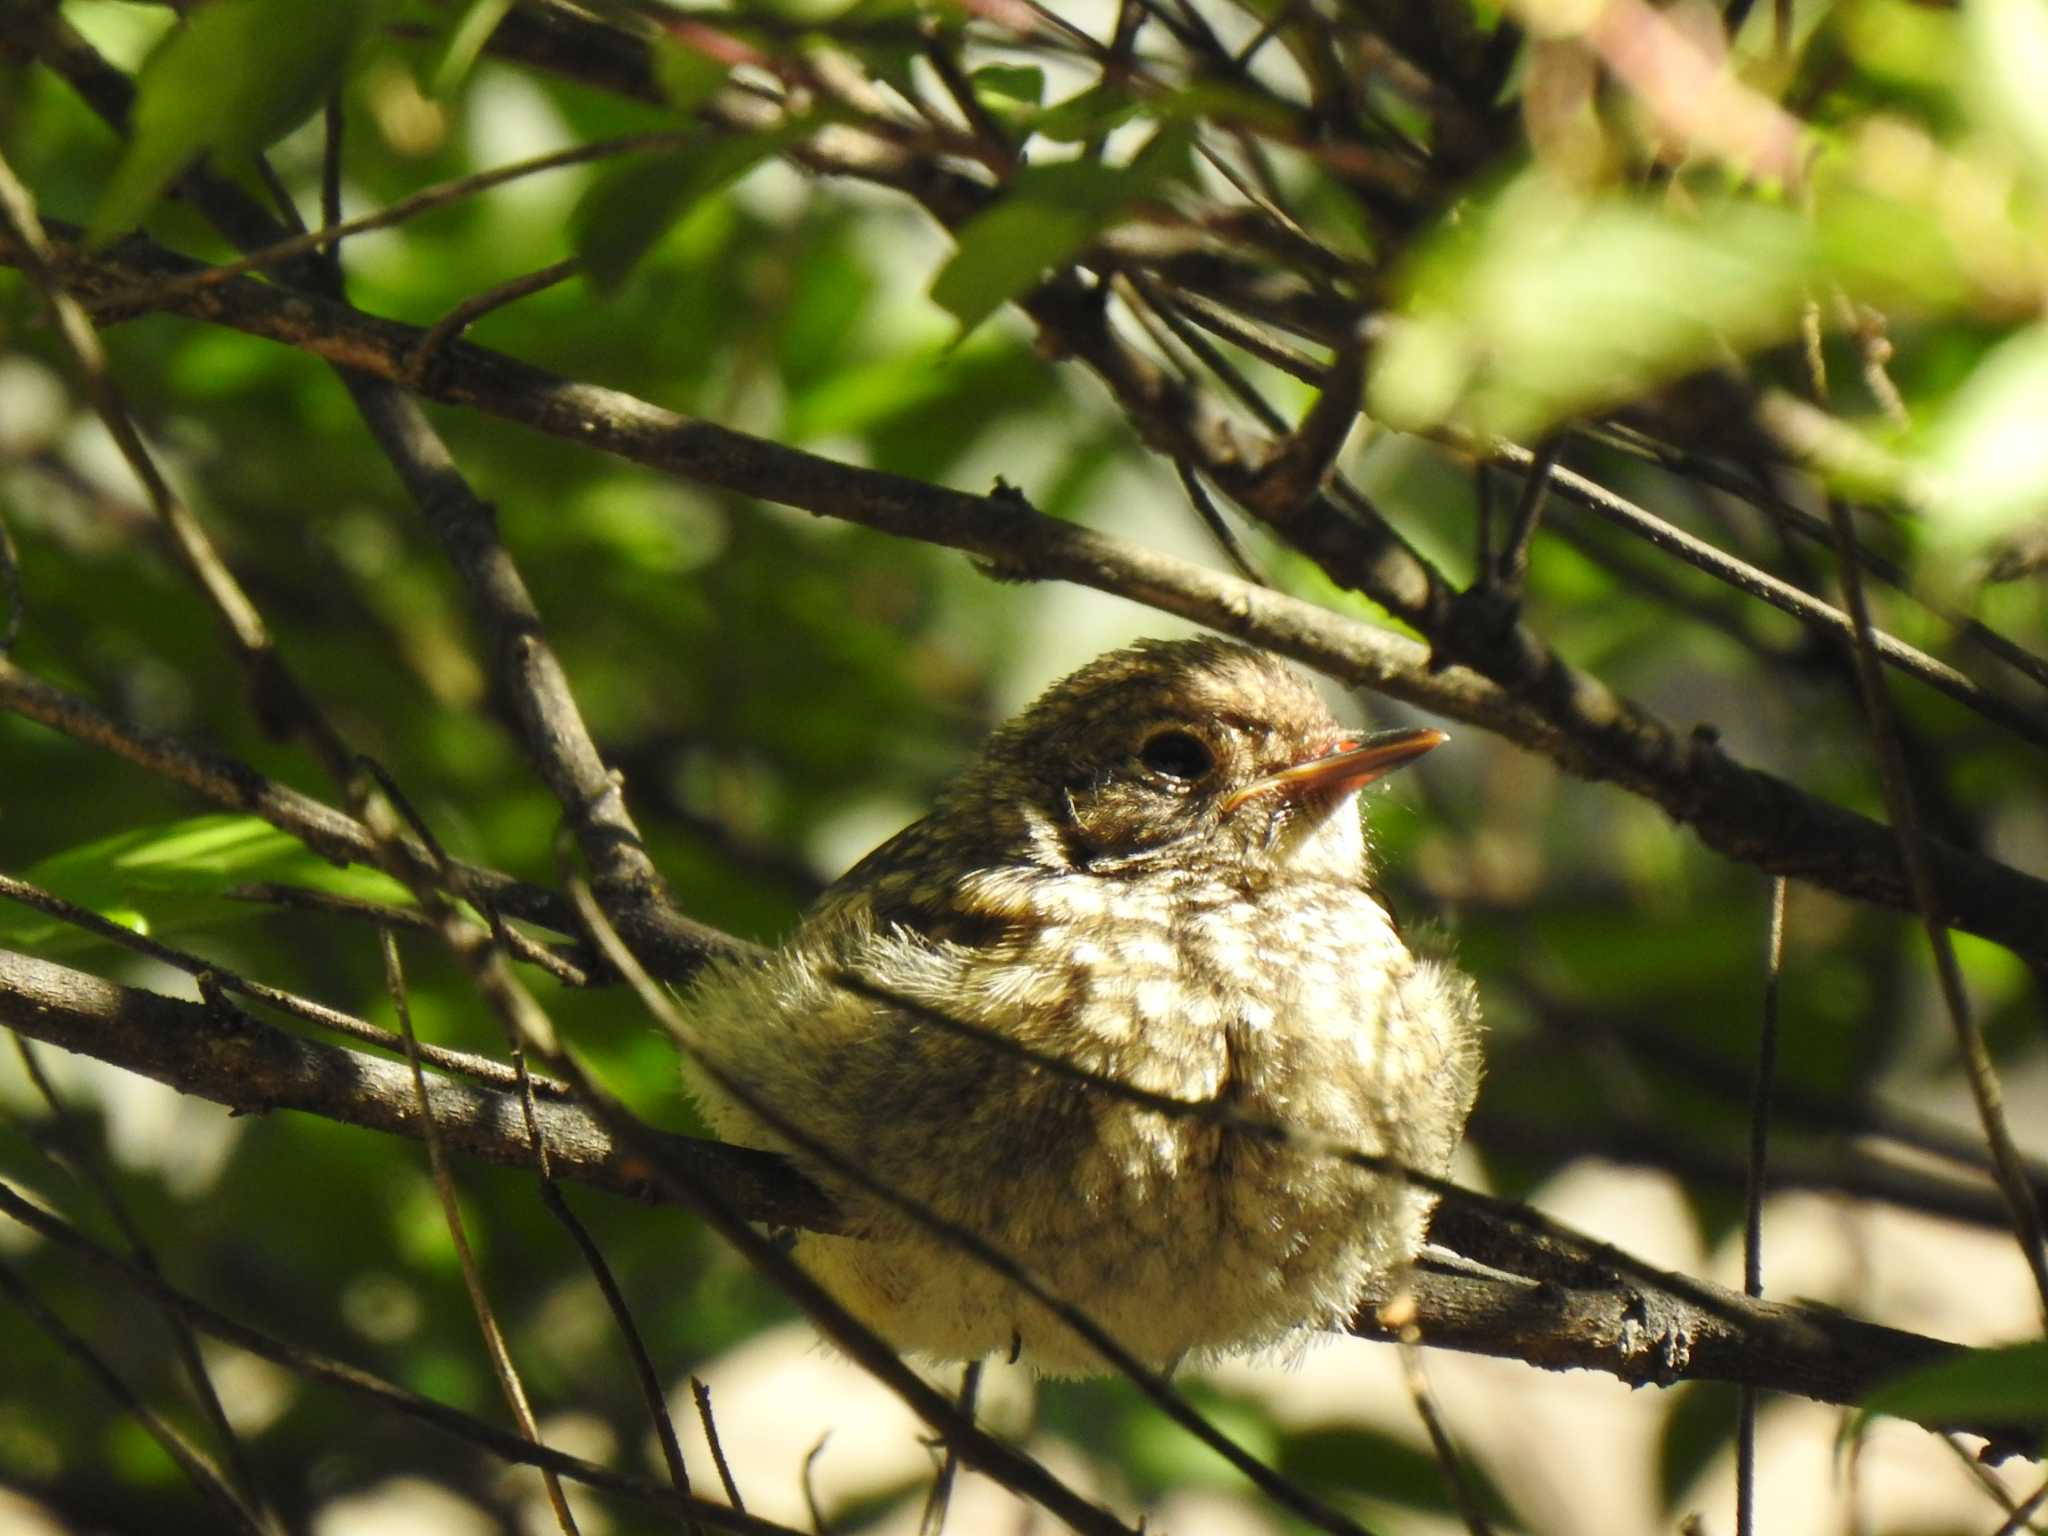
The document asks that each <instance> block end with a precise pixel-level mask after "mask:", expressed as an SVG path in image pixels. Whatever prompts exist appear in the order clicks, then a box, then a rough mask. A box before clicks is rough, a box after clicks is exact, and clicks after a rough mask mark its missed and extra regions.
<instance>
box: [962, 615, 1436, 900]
mask: <svg viewBox="0 0 2048 1536" xmlns="http://www.w3.org/2000/svg"><path fill="white" fill-rule="evenodd" d="M1444 739H1445V737H1444V733H1443V732H1442V731H1438V730H1434V729H1417V730H1398V731H1381V732H1377V733H1372V734H1366V733H1361V732H1359V731H1356V730H1352V729H1347V728H1346V727H1343V726H1340V725H1339V724H1338V723H1337V722H1336V720H1335V719H1334V718H1333V717H1332V716H1331V714H1330V712H1329V710H1328V709H1327V708H1326V707H1325V706H1324V704H1323V701H1322V700H1321V698H1319V697H1318V696H1317V694H1316V692H1315V690H1314V689H1313V688H1311V687H1310V686H1309V685H1308V682H1307V680H1306V679H1304V678H1303V677H1302V676H1301V675H1300V674H1299V673H1297V672H1295V671H1294V670H1293V669H1292V668H1290V667H1288V666H1286V665H1284V664H1282V663H1281V662H1279V661H1278V660H1276V659H1275V658H1273V657H1272V656H1270V655H1267V654H1266V653H1264V652H1262V651H1256V650H1253V649H1251V648H1250V647H1248V646H1243V645H1237V644H1234V643H1231V642H1228V641H1222V640H1210V639H1202V640H1179V641H1158V640H1152V641H1144V642H1141V643H1140V644H1138V645H1135V646H1132V647H1130V648H1129V649H1127V650H1121V651H1113V652H1111V653H1110V654H1108V655H1106V656H1103V657H1101V658H1099V659H1098V660H1096V661H1094V662H1092V663H1090V664H1089V665H1088V666H1086V667H1083V668H1082V669H1081V670H1080V671H1078V672H1076V673H1074V674H1073V675H1072V676H1070V677H1067V678H1065V679H1063V680H1062V681H1060V682H1058V683H1055V684H1054V685H1053V686H1052V687H1051V688H1050V689H1048V690H1047V691H1046V692H1045V694H1044V695H1043V696H1041V697H1040V698H1039V699H1038V701H1037V702H1036V703H1034V704H1033V705H1032V706H1031V707H1030V708H1029V709H1027V710H1026V711H1024V713H1023V714H1021V715H1019V716H1017V718H1016V719H1014V720H1012V721H1011V722H1010V723H1009V724H1008V725H1006V726H1004V727H1003V729H1002V730H1000V731H998V732H997V733H996V734H995V735H994V736H993V737H991V738H990V740H989V743H988V745H987V747H986V748H985V749H984V751H983V754H982V757H981V759H980V761H979V762H978V763H977V764H976V765H975V766H974V768H973V769H971V770H970V771H969V772H968V774H967V775H966V776H965V777H964V778H963V779H962V780H961V781H960V782H959V783H958V784H957V785H956V786H955V788H954V790H953V792H952V793H951V794H950V795H949V796H948V800H949V804H948V805H947V806H946V807H945V812H946V814H948V815H949V816H950V817H953V818H969V817H982V818H985V822H984V825H985V826H986V829H987V833H988V834H992V835H993V836H994V837H995V838H996V839H998V840H1000V841H1002V842H1004V843H1006V844H1009V845H1011V846H1013V847H1017V846H1020V845H1021V846H1022V847H1023V848H1025V849H1028V851H1029V853H1030V856H1031V857H1033V858H1034V859H1036V860H1037V861H1039V862H1043V863H1049V864H1055V865H1060V866H1063V867H1069V868H1076V869H1086V870H1092V871H1097V872H1101V873H1105V874H1106V873H1111V872H1113V871H1116V870H1121V869H1131V870H1137V869H1143V868H1152V867H1159V866H1162V865H1167V864H1175V863H1184V864H1186V865H1188V866H1198V865H1206V866H1208V867H1209V868H1211V869H1214V868H1215V866H1216V865H1217V864H1218V863H1219V862H1221V863H1223V864H1224V865H1225V866H1226V867H1228V868H1229V869H1231V870H1232V871H1234V872H1236V873H1238V874H1240V875H1241V876H1243V877H1244V878H1248V879H1254V880H1257V879H1263V878H1272V877H1288V876H1292V877H1297V878H1310V879H1326V880H1342V881H1359V880H1363V879H1364V878H1365V876H1366V874H1367V856H1366V848H1365V838H1364V833H1363V830H1362V828H1361V826H1360V823H1359V817H1358V815H1357V813H1356V810H1355V807H1354V799H1355V797H1356V795H1357V793H1358V791H1359V790H1360V789H1361V788H1362V787H1363V786H1365V785H1367V784H1369V783H1371V782H1372V781H1373V780H1374V779H1377V778H1379V777H1381V776H1382V775H1384V774H1387V773H1390V772H1392V771H1393V770H1394V769H1396V768H1399V767H1401V766H1403V765H1404V764H1407V763H1410V762H1413V761H1414V760H1415V759H1416V758H1418V757H1420V756H1421V755H1422V754H1423V753H1425V752H1427V751H1429V750H1430V748H1432V747H1434V746H1436V745H1437V744H1438V743H1440V742H1442V741H1443V740H1444Z"/></svg>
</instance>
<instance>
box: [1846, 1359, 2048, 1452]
mask: <svg viewBox="0 0 2048 1536" xmlns="http://www.w3.org/2000/svg"><path fill="white" fill-rule="evenodd" d="M1880 1413H1883V1414H1890V1415H1892V1416H1893V1417H1895V1418H1901V1419H1911V1420H1913V1421H1914V1422H1915V1423H1918V1424H1959V1423H1971V1424H1993V1423H2012V1424H2030V1423H2039V1422H2040V1421H2041V1420H2043V1419H2048V1340H2042V1339H2034V1340H2031V1341H2029V1342H2028V1343H2025V1344H2012V1345H2007V1346H2005V1347H2004V1348H2000V1349H1971V1350H1965V1351H1964V1352H1962V1353H1961V1354H1958V1355H1954V1356H1952V1357H1950V1358H1949V1359H1947V1360H1943V1361H1939V1362H1938V1363H1936V1364H1934V1365H1930V1366H1924V1367H1922V1368H1921V1369H1920V1370H1917V1371H1912V1372H1909V1373H1908V1374H1906V1375H1904V1376H1901V1377H1900V1378H1899V1379H1898V1380H1896V1381H1892V1382H1887V1383H1886V1384H1885V1385H1884V1386H1882V1387H1879V1388H1878V1389H1877V1390H1876V1391H1875V1392H1873V1393H1871V1394H1870V1396H1868V1397H1866V1398H1865V1399H1864V1400H1863V1405H1862V1407H1861V1408H1859V1409H1858V1410H1857V1413H1856V1416H1855V1418H1854V1419H1853V1420H1852V1421H1851V1422H1850V1423H1849V1425H1848V1426H1847V1427H1846V1429H1845V1431H1844V1433H1845V1434H1848V1435H1860V1434H1862V1433H1863V1431H1864V1429H1865V1427H1866V1426H1867V1425H1868V1424H1869V1422H1870V1420H1871V1419H1872V1418H1873V1417H1874V1416H1876V1415H1877V1414H1880Z"/></svg>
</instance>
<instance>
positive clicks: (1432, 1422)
mask: <svg viewBox="0 0 2048 1536" xmlns="http://www.w3.org/2000/svg"><path fill="white" fill-rule="evenodd" d="M1403 1300H1405V1298H1401V1297H1397V1298H1396V1300H1395V1303H1394V1305H1395V1306H1396V1307H1400V1306H1401V1303H1402V1301H1403ZM1421 1340H1422V1333H1421V1330H1420V1329H1418V1328H1416V1327H1415V1326H1414V1324H1413V1323H1412V1322H1411V1323H1408V1324H1405V1325H1404V1326H1403V1328H1402V1337H1401V1342H1400V1346H1399V1348H1400V1351H1401V1378H1402V1380H1403V1381H1404V1382H1405V1383H1406V1384H1407V1387H1408V1400H1409V1401H1410V1402H1411V1403H1413V1404H1414V1405H1415V1416H1416V1417H1417V1418H1419V1419H1420V1420H1422V1427H1423V1430H1424V1432H1425V1433H1427V1434H1428V1436H1429V1446H1430V1450H1431V1451H1432V1452H1434V1453H1435V1455H1436V1464H1437V1468H1438V1470H1439V1471H1441V1472H1442V1473H1443V1479H1444V1487H1445V1488H1446V1489H1447V1490H1448V1491H1449V1493H1450V1495H1451V1502H1452V1503H1453V1504H1454V1505H1456V1506H1457V1510H1458V1517H1459V1518H1460V1519H1461V1520H1463V1521H1464V1522H1465V1529H1466V1530H1467V1531H1468V1532H1470V1533H1471V1536H1493V1522H1492V1521H1490V1520H1488V1519H1487V1518H1486V1510H1485V1508H1484V1507H1483V1506H1482V1505H1481V1504H1480V1502H1479V1495H1478V1493H1477V1491H1476V1490H1475V1489H1474V1488H1473V1487H1472V1480H1471V1479H1470V1478H1469V1477H1467V1476H1466V1475H1465V1464H1464V1458H1463V1457H1461V1456H1460V1455H1459V1454H1458V1448H1457V1447H1456V1446H1455V1445H1453V1444H1452V1443H1451V1436H1450V1431H1448V1430H1447V1429H1445V1428H1444V1422H1443V1416H1442V1415H1441V1414H1440V1413H1438V1412H1437V1407H1436V1398H1435V1396H1434V1394H1432V1393H1431V1391H1430V1390H1429V1376H1428V1374H1427V1372H1426V1371H1425V1370H1424V1369H1423V1363H1422V1343H1421Z"/></svg>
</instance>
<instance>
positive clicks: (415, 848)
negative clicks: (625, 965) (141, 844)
mask: <svg viewBox="0 0 2048 1536" xmlns="http://www.w3.org/2000/svg"><path fill="white" fill-rule="evenodd" d="M0 709H7V710H12V711H13V712H14V713H15V714H18V715H21V716H23V717H24V718H26V719H29V720H34V721H36V722H37V723H38V724H41V725H46V726H48V727H49V728H50V729H51V730H53V731H61V732H62V733H63V734H64V735H66V736H69V737H71V738H72V740H74V741H80V742H83V743H85V744H86V745H87V746H93V747H98V748H101V749H102V750H104V751H108V752H111V753H113V754H114V755H115V756H116V757H119V758H123V759H125V760H126V761H128V762H131V763H133V764H135V765H136V766H137V767H139V768H143V769H146V770H148V771H149V772H151V773H154V774H157V775H159V776H160V777H162V778H166V779H169V780H170V781H171V782H172V783H174V784H181V785H183V786H184V787H185V788H186V789H189V790H191V791H192V792H193V793H194V794H197V795H199V796H200V797H201V798H203V799H205V800H208V801H210V802H212V803H213V804H215V805H218V806H220V807H222V808H223V809H225V810H231V811H244V812H247V813H248V814H250V815H253V816H260V817H261V818H262V819H263V820H265V821H267V822H269V823H270V824H271V825H272V826H274V827H276V828H278V829H279V830H280V831H283V832H289V833H290V834H291V835H292V836H293V837H296V838H297V839H298V840H299V841H300V842H302V843H304V844H305V845H306V847H307V848H309V849H311V850H312V851H313V852H314V853H317V854H319V855H320V856H321V857H322V858H324V859H327V860H330V861H331V862H333V863H335V864H338V865H347V864H360V865H364V866H366V867H369V868H373V869H374V868H380V867H381V864H380V861H379V859H378V846H377V840H376V838H375V837H374V836H373V835H372V834H371V832H370V829H369V828H368V827H365V826H364V825H363V824H362V823H361V822H359V821H357V820H356V819H355V818H354V817H352V816H349V815H346V814H345V813H343V812H341V811H338V810H336V809H335V808H334V807H333V806H331V805H328V804H327V803H326V802H325V801H321V800H316V799H314V798H313V797H312V796H311V795H307V794H302V793H300V792H299V791H298V790H296V789H293V788H291V787H290V786H289V785H286V784H280V783H279V782H278V781H277V780H275V779H273V778H270V777H268V776H267V775H265V774H262V773H259V772H257V771H256V769H254V768H252V767H250V766H249V765H248V764H247V763H243V762H241V761H238V760H237V759H235V758H231V757H226V756H223V755H221V754H219V753H214V752H207V751H203V750H201V749H199V748H197V747H188V746H186V745H185V744H184V743H183V742H180V741H176V740H174V739H173V738H171V737H169V736H164V735H161V734H159V733H157V732H155V731H151V730H147V729H145V728H144V727H141V726H135V725H129V724H127V723H126V722H125V721H121V720H117V719H115V718H114V717H113V716H112V715H110V714H108V713H107V712H106V711H104V710H102V709H100V708H99V707H98V706H97V705H95V704H92V703H90V702H88V701H87V700H85V699H81V698H79V697H77V696H76V695H75V694H70V693H66V692H65V691H64V690H63V689H61V688H58V687H55V686H54V685H52V684H50V683H47V682H44V681H43V680H42V679H41V678H39V677H35V676H33V675H32V674H30V673H27V672H24V671H22V670H21V668H19V667H17V666H16V665H14V663H13V662H11V661H9V660H8V659H7V658H6V657H5V656H0ZM405 844H406V849H407V854H408V857H409V858H411V859H412V860H413V861H414V864H415V867H418V868H426V867H429V859H430V856H429V854H428V852H427V850H426V849H425V848H424V847H423V846H422V845H421V844H419V843H418V842H417V841H416V840H412V839H406V840H405ZM447 867H448V869H449V870H450V871H451V873H452V874H453V876H454V880H453V883H454V885H455V887H456V889H455V894H456V895H458V896H460V897H462V898H464V899H465V900H467V901H470V902H471V903H473V904H474V905H476V906H477V907H479V908H483V909H485V910H495V911H497V912H501V913H503V914H505V915H506V916H509V917H517V918H523V919H525V920H526V921H528V922H533V923H540V924H543V925H544V926H546V927H549V928H552V929H554V930H555V931H556V932H557V933H566V934H580V933H581V931H582V929H581V925H580V924H579V923H578V922H577V918H576V913H575V911H574V909H573V908H572V907H571V906H570V905H569V903H568V902H567V901H565V900H564V899H563V898H562V897H561V896H560V895H558V894H557V893H556V892H554V891H551V890H548V889H547V888H546V887H544V886H538V885H529V884H528V883H527V882H525V881H523V880H515V879H513V878H512V877H511V876H509V875H503V874H500V873H498V872H497V871H496V870H492V869H485V868H483V867H482V866H480V865H476V864H469V863H465V862H464V861H462V860H460V859H455V858H450V859H448V861H447ZM617 921H618V923H619V931H620V932H621V933H622V934H624V935H625V936H626V938H627V941H628V942H629V943H630V944H631V945H632V946H633V948H634V953H635V954H637V955H639V956H640V957H641V961H642V963H643V964H645V965H647V966H648V967H649V968H650V969H652V970H654V971H656V972H657V973H658V974H660V975H662V976H665V977H667V978H669V979H670V980H680V979H682V978H684V977H686V976H688V975H690V974H691V973H692V972H694V971H695V970H696V969H697V968H698V967H699V966H700V965H702V964H703V963H704V962H705V961H706V960H707V959H710V958H713V957H716V956H719V955H725V954H733V953H737V952H739V951H741V950H743V949H744V948H745V947H746V946H744V945H742V944H741V943H740V941H738V940H737V939H733V938H730V937H728V936H727V935H725V934H722V933H720V932H718V930H716V929H715V928H708V927H705V926H704V925H703V924H701V923H693V922H690V921H689V920H688V919H686V918H683V917H681V916H679V915H676V914H673V913H664V914H662V916H661V917H660V919H659V920H658V921H656V920H653V919H652V917H651V915H650V914H649V913H644V912H640V911H634V912H629V913H626V914H623V915H622V916H621V917H619V918H618V919H617Z"/></svg>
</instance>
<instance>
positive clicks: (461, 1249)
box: [378, 928, 576, 1536]
mask: <svg viewBox="0 0 2048 1536" xmlns="http://www.w3.org/2000/svg"><path fill="white" fill-rule="evenodd" d="M378 941H379V948H380V950H381V951H382V953H383V956H384V986H385V990H386V991H387V992H388V993H389V994H390V997H391V1006H392V1007H393V1008H394V1009H395V1010H397V1013H398V1028H399V1032H400V1033H401V1034H402V1035H403V1036H404V1037H405V1054H406V1061H407V1063H408V1064H409V1065H410V1066H411V1067H412V1085H413V1094H414V1096H415V1098H416V1099H417V1101H418V1103H419V1109H420V1131H421V1138H420V1139H421V1140H422V1141H424V1142H425V1143H426V1148H427V1165H428V1168H429V1171H430V1172H431V1174H432V1177H433V1182H434V1193H435V1194H436V1195H437V1196H438V1197H439V1198H440V1201H441V1217H442V1220H443V1221H444V1222H445V1223H446V1225H447V1228H448V1240H449V1242H450V1243H451V1244H452V1245H453V1247H454V1250H455V1261H456V1263H457V1265H458V1266H460V1268H461V1271H462V1287H463V1289H464V1290H465V1291H467V1292H468V1293H469V1305H470V1308H471V1310H472V1311H474V1312H475V1313H476V1325H477V1330H478V1332H480V1333H481V1334H482V1335H483V1340H484V1351H485V1353H486V1354H488V1355H489V1356H490V1359H491V1370H492V1372H493V1374H495V1375H496V1376H497V1378H498V1388H499V1390H500V1391H501V1392H502V1393H503V1394H504V1396H505V1403H506V1406H507V1407H509V1408H510V1409H511V1410H512V1419H513V1422H514V1423H515V1424H517V1425H518V1426H519V1432H520V1434H522V1435H524V1436H525V1437H526V1438H527V1439H528V1440H530V1441H532V1442H533V1443H534V1444H535V1445H541V1444H543V1443H545V1442H543V1441H542V1439H541V1433H540V1425H539V1423H538V1422H537V1421H536V1420H535V1418H534V1416H533V1405H532V1404H531V1403H530V1402H529V1401H528V1400H527V1396H526V1384H525V1383H524V1382H523V1381H521V1380H520V1379H519V1368H518V1366H516V1365H515V1364H514V1363H513V1361H512V1351H511V1349H510V1348H509V1347H508V1346H507V1345H506V1343H505V1330H504V1329H503V1328H502V1327H500V1326H499V1324H498V1313H497V1309H496V1308H495V1307H493V1306H492V1305H491V1298H490V1294H489V1293H488V1292H487V1291H486V1290H485V1288H484V1280H483V1273H482V1271H480V1270H479V1269H478V1268H477V1262H476V1255H475V1254H474V1253H473V1252H472V1251H471V1250H470V1246H469V1234H468V1233H467V1232H466V1231H465V1230H464V1227H463V1223H462V1205H461V1202H460V1201H458V1200H457V1199H456V1197H455V1179H454V1176H453V1175H452V1174H450V1173H449V1171H448V1160H447V1158H446V1156H445V1155H444V1154H443V1153H442V1150H441V1133H440V1131H439V1129H438V1128H437V1127H436V1126H435V1124H434V1103H433V1100H432V1099H430V1098H429V1097H428V1096H427V1077H426V1073H425V1071H424V1070H423V1069H422V1068H421V1066H420V1053H419V1041H418V1040H417V1039H416V1038H415V1037H414V1035H413V1029H412V1005H411V1004H410V1003H409V1002H408V1001H407V1000H406V989H405V973H404V971H403V969H402V968H401V967H400V965H399V960H398V944H397V941H396V940H394V939H393V938H392V937H391V930H390V929H388V928H386V929H384V930H382V931H381V932H380V933H379V935H378ZM541 1482H542V1485H543V1486H544V1487H545V1488H546V1489H547V1495H548V1504H549V1506H550V1507H551V1508H552V1509H553V1510H554V1513H555V1523H556V1524H557V1525H558V1526H560V1527H561V1529H562V1531H563V1532H564V1536H576V1517H575V1515H574V1514H572V1513H571V1512H570V1509H569V1501H568V1498H567V1496H566V1495H565V1494H564V1493H563V1492H562V1480H561V1478H560V1477H559V1476H558V1475H557V1474H556V1473H555V1472H553V1471H552V1470H550V1469H547V1468H543V1469H542V1470H541Z"/></svg>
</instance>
